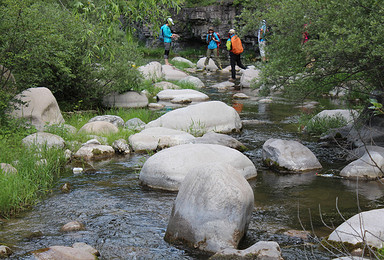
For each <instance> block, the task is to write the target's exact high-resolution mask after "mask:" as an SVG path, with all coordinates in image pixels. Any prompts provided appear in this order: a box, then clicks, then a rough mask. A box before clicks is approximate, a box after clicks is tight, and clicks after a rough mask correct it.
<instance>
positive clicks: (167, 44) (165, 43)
mask: <svg viewBox="0 0 384 260" xmlns="http://www.w3.org/2000/svg"><path fill="white" fill-rule="evenodd" d="M164 48H165V50H166V51H169V50H170V49H171V43H170V42H164Z"/></svg>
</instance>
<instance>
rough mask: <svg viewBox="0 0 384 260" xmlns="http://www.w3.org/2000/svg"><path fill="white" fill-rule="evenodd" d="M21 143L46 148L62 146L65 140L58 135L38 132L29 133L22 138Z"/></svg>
mask: <svg viewBox="0 0 384 260" xmlns="http://www.w3.org/2000/svg"><path fill="white" fill-rule="evenodd" d="M22 143H23V144H24V145H26V146H28V147H30V146H38V147H42V146H47V148H53V147H56V148H64V146H65V141H64V139H63V138H61V137H60V136H58V135H54V134H50V133H45V132H38V133H34V134H31V135H28V136H27V137H25V138H24V139H23V140H22Z"/></svg>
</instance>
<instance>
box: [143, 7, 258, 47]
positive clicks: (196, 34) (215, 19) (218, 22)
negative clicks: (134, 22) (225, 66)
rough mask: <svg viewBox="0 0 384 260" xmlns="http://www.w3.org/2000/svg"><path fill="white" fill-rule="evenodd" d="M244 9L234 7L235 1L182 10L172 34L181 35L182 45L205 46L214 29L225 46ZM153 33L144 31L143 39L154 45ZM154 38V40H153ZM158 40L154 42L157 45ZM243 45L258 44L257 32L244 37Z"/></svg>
mask: <svg viewBox="0 0 384 260" xmlns="http://www.w3.org/2000/svg"><path fill="white" fill-rule="evenodd" d="M241 10H242V7H241V6H239V5H233V1H225V2H221V3H219V4H217V5H211V6H202V7H191V8H182V9H181V10H180V12H179V13H178V14H173V15H172V18H173V20H174V21H175V25H174V26H173V27H172V32H174V33H177V34H179V35H180V38H179V40H178V41H177V42H178V44H180V45H192V46H193V45H201V44H205V37H206V34H207V31H208V28H209V27H211V26H212V27H213V28H214V29H215V31H216V32H218V33H219V34H220V37H221V39H222V44H223V46H224V45H225V41H226V40H227V39H228V31H229V29H231V28H234V21H235V20H236V16H237V15H240V14H241ZM151 34H152V33H151V32H150V31H149V30H148V29H146V30H142V35H141V37H140V38H141V39H143V40H146V41H147V42H148V43H153V37H152V36H151ZM151 38H152V39H151ZM156 41H157V40H154V42H155V43H156ZM242 41H243V44H245V45H247V46H248V47H250V46H253V45H255V44H256V43H257V32H256V31H255V33H254V34H250V35H245V36H243V37H242Z"/></svg>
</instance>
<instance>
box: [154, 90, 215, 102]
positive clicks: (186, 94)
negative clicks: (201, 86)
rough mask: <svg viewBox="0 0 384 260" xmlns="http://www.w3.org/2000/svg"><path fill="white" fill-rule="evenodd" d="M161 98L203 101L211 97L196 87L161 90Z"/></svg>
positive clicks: (164, 99)
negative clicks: (195, 88)
mask: <svg viewBox="0 0 384 260" xmlns="http://www.w3.org/2000/svg"><path fill="white" fill-rule="evenodd" d="M156 97H157V98H158V99H159V100H162V101H171V102H172V100H174V99H189V100H191V102H202V101H207V100H209V97H208V96H207V95H206V94H204V93H201V92H199V91H197V90H194V89H166V90H162V91H160V92H159V93H158V94H157V96H156Z"/></svg>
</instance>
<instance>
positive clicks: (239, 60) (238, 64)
mask: <svg viewBox="0 0 384 260" xmlns="http://www.w3.org/2000/svg"><path fill="white" fill-rule="evenodd" d="M236 64H237V66H239V67H240V68H242V69H243V70H245V69H247V67H245V66H244V65H243V63H241V58H240V54H239V55H236Z"/></svg>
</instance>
